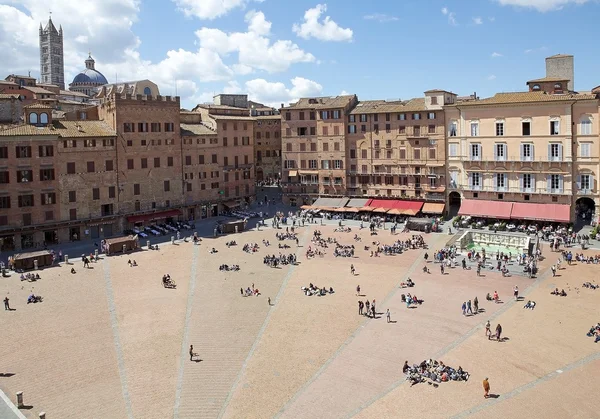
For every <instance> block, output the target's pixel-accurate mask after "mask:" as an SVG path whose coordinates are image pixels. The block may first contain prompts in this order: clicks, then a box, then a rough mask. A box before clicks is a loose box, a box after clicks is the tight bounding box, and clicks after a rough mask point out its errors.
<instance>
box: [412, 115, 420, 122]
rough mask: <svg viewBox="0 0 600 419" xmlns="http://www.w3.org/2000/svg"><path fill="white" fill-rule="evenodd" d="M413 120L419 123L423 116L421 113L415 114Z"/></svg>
mask: <svg viewBox="0 0 600 419" xmlns="http://www.w3.org/2000/svg"><path fill="white" fill-rule="evenodd" d="M412 119H414V120H415V121H418V120H419V119H421V114H420V113H413V114H412Z"/></svg>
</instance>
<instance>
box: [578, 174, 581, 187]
mask: <svg viewBox="0 0 600 419" xmlns="http://www.w3.org/2000/svg"><path fill="white" fill-rule="evenodd" d="M579 189H581V175H578V176H577V190H579Z"/></svg>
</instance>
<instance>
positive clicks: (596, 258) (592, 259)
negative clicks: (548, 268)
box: [569, 252, 600, 264]
mask: <svg viewBox="0 0 600 419" xmlns="http://www.w3.org/2000/svg"><path fill="white" fill-rule="evenodd" d="M569 253H570V252H569ZM575 260H576V261H577V262H582V263H593V264H598V263H600V255H593V256H585V255H584V254H583V253H581V254H579V253H576V254H575Z"/></svg>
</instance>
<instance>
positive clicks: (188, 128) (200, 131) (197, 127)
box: [179, 124, 217, 136]
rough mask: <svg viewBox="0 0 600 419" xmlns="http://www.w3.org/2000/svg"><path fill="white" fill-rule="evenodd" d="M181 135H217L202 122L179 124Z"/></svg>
mask: <svg viewBox="0 0 600 419" xmlns="http://www.w3.org/2000/svg"><path fill="white" fill-rule="evenodd" d="M179 126H180V127H181V135H187V136H190V135H217V133H216V131H213V130H212V129H210V128H208V127H207V126H206V125H204V124H179Z"/></svg>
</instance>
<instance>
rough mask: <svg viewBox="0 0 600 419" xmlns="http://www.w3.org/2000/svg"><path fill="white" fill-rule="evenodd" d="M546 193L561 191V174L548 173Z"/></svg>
mask: <svg viewBox="0 0 600 419" xmlns="http://www.w3.org/2000/svg"><path fill="white" fill-rule="evenodd" d="M547 182H548V185H547V188H548V193H562V192H563V177H562V175H548V178H547Z"/></svg>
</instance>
